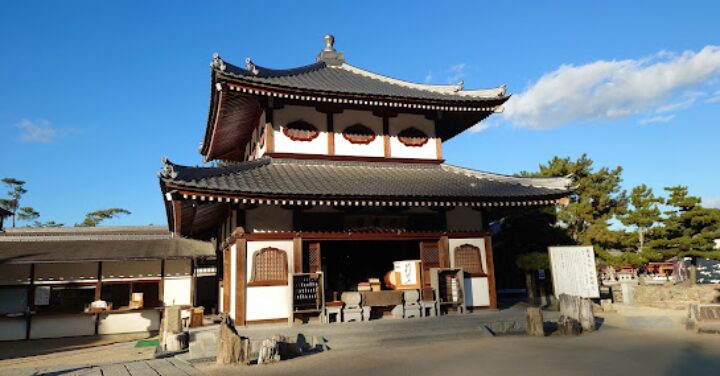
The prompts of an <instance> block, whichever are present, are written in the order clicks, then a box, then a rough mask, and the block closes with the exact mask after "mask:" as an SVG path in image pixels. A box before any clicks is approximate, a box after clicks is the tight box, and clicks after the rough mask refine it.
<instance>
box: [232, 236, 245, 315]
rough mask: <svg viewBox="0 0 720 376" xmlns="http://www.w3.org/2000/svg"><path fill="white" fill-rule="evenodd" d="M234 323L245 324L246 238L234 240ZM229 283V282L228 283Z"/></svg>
mask: <svg viewBox="0 0 720 376" xmlns="http://www.w3.org/2000/svg"><path fill="white" fill-rule="evenodd" d="M235 253H236V255H235V261H236V262H235V274H236V275H234V276H233V278H235V317H234V321H235V325H237V326H245V292H246V291H245V290H246V288H247V240H246V239H244V238H239V239H236V240H235ZM228 285H229V284H228Z"/></svg>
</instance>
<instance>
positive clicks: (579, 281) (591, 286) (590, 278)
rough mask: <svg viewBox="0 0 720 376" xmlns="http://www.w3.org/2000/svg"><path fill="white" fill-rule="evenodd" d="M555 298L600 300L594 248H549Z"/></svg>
mask: <svg viewBox="0 0 720 376" xmlns="http://www.w3.org/2000/svg"><path fill="white" fill-rule="evenodd" d="M548 253H549V256H550V267H551V268H552V280H553V286H554V290H555V297H559V296H560V294H568V295H575V296H580V297H583V298H599V297H600V288H599V287H598V280H597V273H596V268H595V251H594V250H593V247H592V246H567V247H548Z"/></svg>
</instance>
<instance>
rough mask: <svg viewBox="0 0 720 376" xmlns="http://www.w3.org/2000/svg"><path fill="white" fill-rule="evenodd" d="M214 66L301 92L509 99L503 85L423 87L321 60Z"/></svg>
mask: <svg viewBox="0 0 720 376" xmlns="http://www.w3.org/2000/svg"><path fill="white" fill-rule="evenodd" d="M213 67H214V69H215V72H216V73H217V74H220V75H224V76H227V77H231V78H237V79H240V80H242V81H246V82H252V83H256V84H262V85H268V86H270V87H275V88H286V89H294V90H301V91H303V92H323V93H335V94H353V95H363V96H374V97H387V98H400V99H420V100H430V101H451V102H467V103H478V102H489V103H488V106H494V105H500V104H502V103H503V102H505V101H506V100H507V98H508V97H507V96H506V95H505V87H504V86H501V87H498V88H493V89H484V90H463V88H462V86H463V84H462V83H458V84H453V85H425V84H419V83H413V82H408V81H402V80H398V79H394V78H391V77H387V76H382V75H379V74H375V73H372V72H369V71H366V70H363V69H360V68H357V67H354V66H352V65H350V64H347V63H343V64H341V65H328V64H326V63H325V62H322V61H320V62H317V63H314V64H310V65H306V66H303V67H298V68H292V69H284V70H275V69H270V68H264V67H261V66H257V65H251V66H248V68H250V69H245V68H241V67H238V66H236V65H232V64H228V63H225V62H222V63H221V64H220V63H218V64H213Z"/></svg>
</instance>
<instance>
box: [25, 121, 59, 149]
mask: <svg viewBox="0 0 720 376" xmlns="http://www.w3.org/2000/svg"><path fill="white" fill-rule="evenodd" d="M16 126H17V127H18V128H20V129H21V132H20V140H21V141H23V142H36V143H42V144H49V143H51V142H53V141H55V140H56V139H57V138H58V137H59V136H60V134H59V132H58V131H57V129H55V128H53V126H52V124H50V122H49V121H47V120H40V121H37V122H33V121H31V120H28V119H23V120H22V121H20V123H19V124H17V125H16Z"/></svg>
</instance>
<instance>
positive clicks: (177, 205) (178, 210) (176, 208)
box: [172, 201, 182, 234]
mask: <svg viewBox="0 0 720 376" xmlns="http://www.w3.org/2000/svg"><path fill="white" fill-rule="evenodd" d="M172 205H173V232H175V233H176V234H180V230H181V227H180V226H181V225H182V223H181V221H182V202H181V201H173V202H172Z"/></svg>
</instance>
